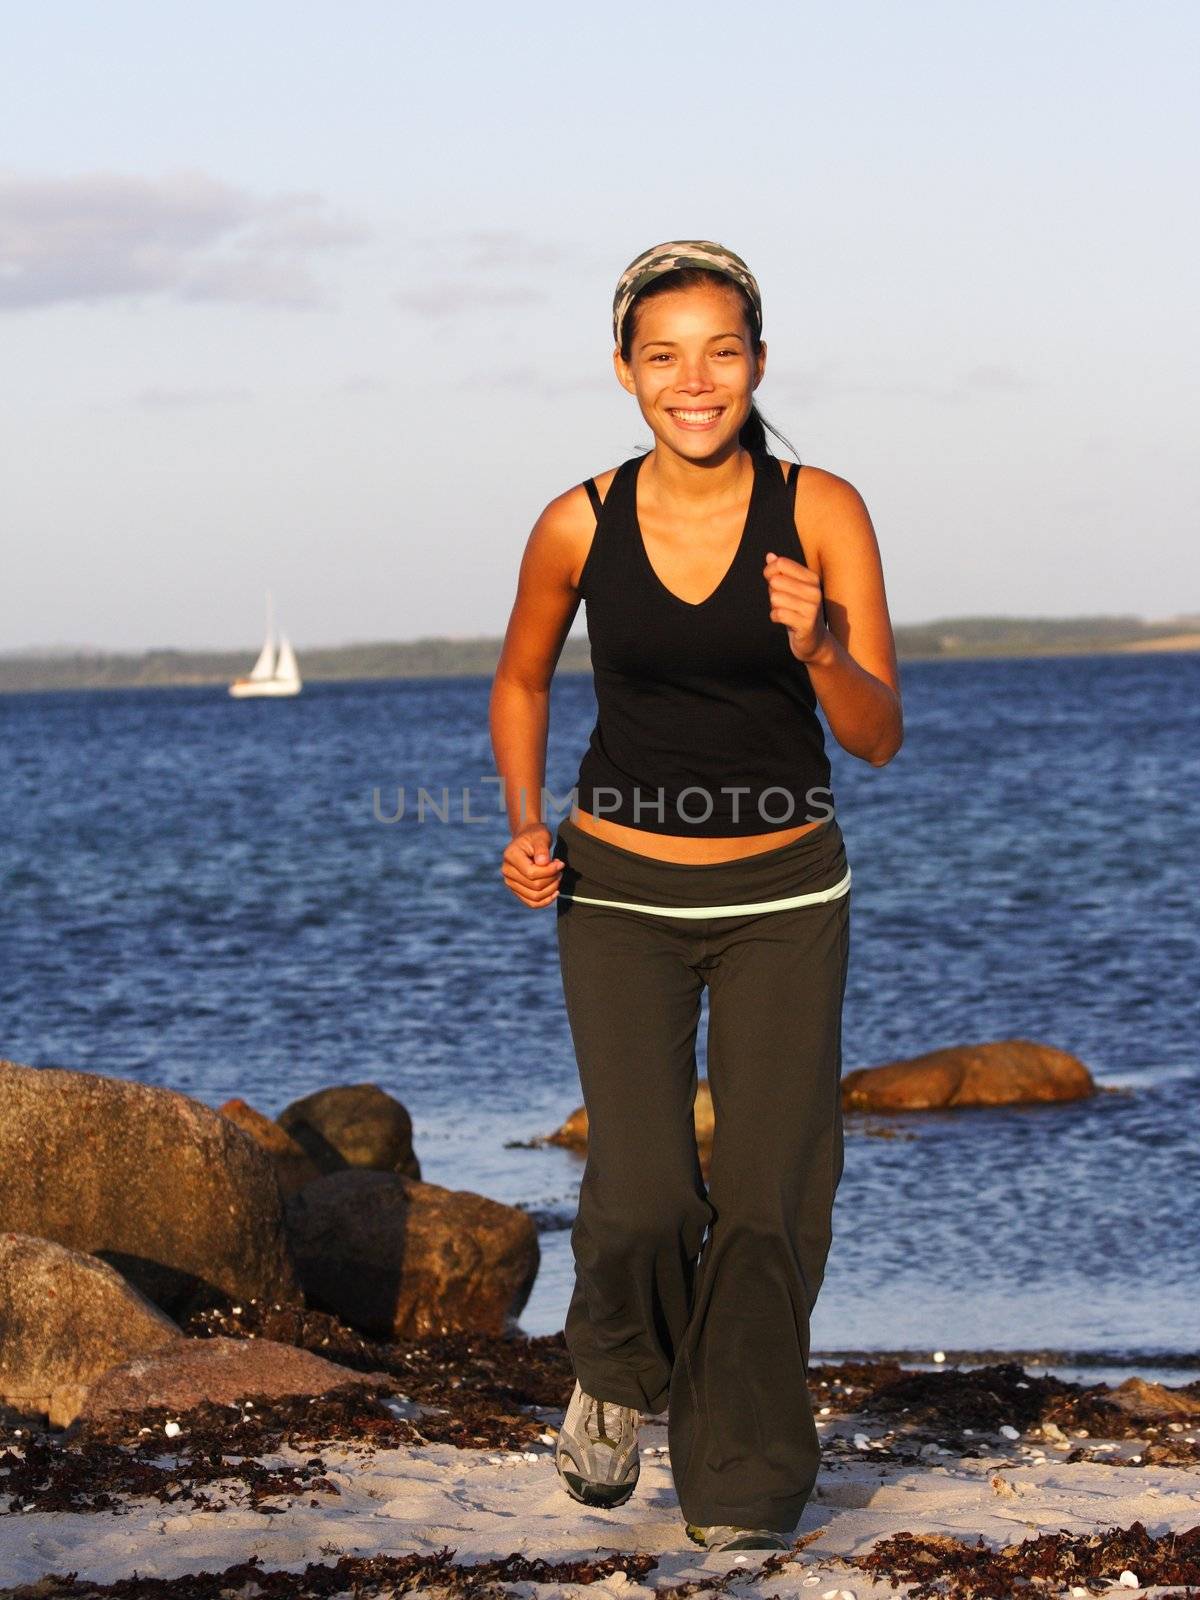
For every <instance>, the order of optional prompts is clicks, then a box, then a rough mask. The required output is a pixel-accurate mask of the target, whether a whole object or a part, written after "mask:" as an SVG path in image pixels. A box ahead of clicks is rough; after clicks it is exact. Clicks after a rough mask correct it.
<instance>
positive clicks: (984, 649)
mask: <svg viewBox="0 0 1200 1600" xmlns="http://www.w3.org/2000/svg"><path fill="white" fill-rule="evenodd" d="M895 633H896V649H897V653H898V655H899V658H900V660H901V661H902V662H905V661H985V660H1020V659H1024V658H1030V657H1037V656H1066V655H1106V654H1150V653H1154V654H1168V653H1192V652H1195V651H1197V650H1200V617H1197V616H1186V617H1172V618H1169V619H1167V620H1165V621H1160V622H1147V621H1146V620H1145V619H1143V618H1141V617H1069V618H1045V617H1034V618H1021V617H958V618H948V619H945V620H943V621H938V622H929V623H916V624H906V625H902V626H897V628H896V630H895ZM502 642H503V641H502V640H501V639H500V638H498V637H481V638H475V639H443V638H428V639H415V640H408V641H404V642H399V643H374V644H346V645H335V646H326V647H324V648H320V647H314V648H311V649H306V648H305V647H304V645H303V644H302V643H301V644H298V645H297V647H296V648H297V652H298V654H299V657H300V671H301V674H302V676H303V678H304V679H305V680H306V681H307V682H309V683H336V682H348V681H352V680H362V679H370V678H379V679H386V678H439V677H445V678H461V677H491V676H492V675H493V674H494V672H495V670H496V664H497V662H498V660H499V657H500V648H501V644H502ZM255 653H256V652H255V649H254V648H253V647H251V646H247V648H246V649H245V650H242V651H233V650H221V651H217V650H209V651H203V650H171V649H157V650H143V651H139V652H133V651H129V652H121V651H102V650H84V649H80V650H75V651H73V650H69V649H64V650H61V651H54V652H46V653H42V654H39V653H36V652H34V651H22V652H11V653H8V654H0V694H15V693H25V692H29V691H33V690H53V689H155V688H162V689H166V688H181V687H189V686H197V687H198V686H202V685H211V684H228V683H230V682H231V681H232V680H233V679H234V678H235V677H237V676H238V675H239V674H242V673H245V672H246V671H247V670H248V668H249V665H250V663H251V661H252V660H253V659H254V655H255ZM556 670H557V671H558V672H559V673H576V672H577V673H588V672H590V671H591V656H590V652H589V648H588V641H587V639H586V638H583V637H572V638H569V639H568V640H567V642H566V644H565V645H564V646H563V650H562V654H561V656H560V658H559V662H558V667H557V669H556Z"/></svg>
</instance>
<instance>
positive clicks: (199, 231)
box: [0, 171, 366, 311]
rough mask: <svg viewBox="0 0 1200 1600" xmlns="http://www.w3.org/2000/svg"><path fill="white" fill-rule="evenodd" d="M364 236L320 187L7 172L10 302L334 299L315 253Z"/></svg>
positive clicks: (5, 303)
mask: <svg viewBox="0 0 1200 1600" xmlns="http://www.w3.org/2000/svg"><path fill="white" fill-rule="evenodd" d="M364 237H366V235H365V232H364V230H363V229H362V228H360V227H359V226H358V225H356V224H354V223H352V222H350V221H348V220H346V219H344V218H340V217H337V216H334V215H332V214H330V211H329V208H328V205H327V202H326V201H325V200H324V199H322V197H321V196H320V195H317V194H313V193H299V194H283V195H273V196H257V195H253V194H250V193H249V192H247V191H246V190H243V189H238V188H235V187H234V186H233V185H231V184H227V183H223V182H221V181H220V180H218V179H215V178H210V177H208V176H207V175H206V174H205V173H202V172H193V171H185V172H177V173H173V174H170V175H168V176H166V177H163V178H160V179H151V178H141V177H129V176H124V175H122V174H119V173H110V172H93V173H84V174H81V175H79V176H77V177H70V178H27V177H20V176H18V175H16V174H14V173H12V172H7V173H0V310H9V311H17V310H31V309H34V308H37V307H43V306H52V305H61V304H69V303H84V304H95V303H98V302H102V301H106V300H114V299H128V298H131V297H139V296H143V295H168V296H171V297H174V298H175V299H179V300H190V301H204V300H219V301H229V302H236V303H240V304H253V305H271V306H289V307H297V308H299V307H304V308H307V307H311V306H318V305H323V304H326V303H327V297H326V295H325V293H324V291H323V290H322V288H321V285H320V283H319V281H318V280H317V278H316V277H315V276H314V274H313V272H312V269H311V265H310V260H311V258H312V257H313V256H314V255H317V254H320V253H322V252H327V251H330V250H332V249H336V248H341V247H343V246H345V245H348V244H354V243H357V242H359V241H360V240H361V239H363V238H364Z"/></svg>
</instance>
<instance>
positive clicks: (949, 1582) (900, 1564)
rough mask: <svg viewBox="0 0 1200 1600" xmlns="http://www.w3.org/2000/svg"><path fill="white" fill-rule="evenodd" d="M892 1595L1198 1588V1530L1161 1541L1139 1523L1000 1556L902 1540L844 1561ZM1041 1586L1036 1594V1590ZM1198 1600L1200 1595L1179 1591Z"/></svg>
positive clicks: (941, 1599) (951, 1599)
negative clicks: (886, 1584) (1126, 1577)
mask: <svg viewBox="0 0 1200 1600" xmlns="http://www.w3.org/2000/svg"><path fill="white" fill-rule="evenodd" d="M846 1561H847V1565H848V1566H852V1567H860V1568H861V1569H862V1570H863V1571H864V1572H869V1573H870V1574H871V1575H872V1576H873V1577H881V1578H888V1579H890V1581H891V1584H892V1587H893V1588H898V1587H899V1586H900V1584H902V1583H910V1584H913V1585H914V1587H913V1588H912V1589H910V1590H909V1600H1012V1596H1013V1595H1018V1594H1021V1593H1022V1592H1029V1593H1035V1594H1036V1593H1039V1592H1040V1593H1048V1594H1054V1593H1057V1592H1059V1591H1061V1590H1063V1589H1069V1588H1071V1587H1079V1588H1084V1589H1088V1590H1089V1591H1091V1592H1092V1593H1097V1594H1098V1593H1102V1592H1104V1591H1108V1590H1111V1589H1112V1587H1113V1586H1114V1585H1115V1584H1117V1583H1118V1582H1119V1580H1120V1577H1121V1574H1122V1572H1125V1571H1129V1572H1132V1573H1133V1574H1134V1576H1135V1577H1136V1578H1137V1580H1138V1583H1139V1584H1140V1586H1141V1587H1142V1588H1143V1589H1144V1588H1146V1587H1148V1586H1149V1585H1151V1584H1187V1585H1197V1584H1200V1527H1195V1528H1189V1529H1188V1530H1187V1531H1186V1532H1185V1533H1165V1534H1162V1535H1161V1536H1160V1537H1158V1538H1155V1537H1154V1535H1153V1534H1150V1533H1147V1531H1146V1529H1145V1528H1144V1527H1143V1525H1142V1524H1141V1523H1140V1522H1135V1523H1133V1524H1132V1526H1131V1527H1128V1528H1109V1529H1107V1530H1106V1531H1105V1532H1104V1533H1082V1534H1075V1533H1042V1534H1039V1535H1038V1536H1037V1538H1035V1539H1025V1540H1024V1541H1023V1542H1022V1543H1021V1544H1010V1545H1006V1546H1005V1547H1004V1548H1003V1549H1002V1550H995V1549H993V1548H992V1547H991V1546H989V1545H986V1544H985V1543H984V1541H983V1540H982V1539H980V1540H979V1542H978V1543H977V1544H974V1545H969V1544H964V1543H963V1542H962V1540H960V1539H952V1538H950V1537H948V1536H946V1535H942V1534H938V1535H933V1536H930V1535H921V1534H913V1533H897V1534H894V1535H893V1536H892V1537H891V1538H889V1539H880V1540H878V1541H877V1542H876V1544H875V1545H873V1546H872V1548H871V1550H870V1551H869V1552H868V1553H867V1554H866V1555H865V1556H852V1557H847V1558H846ZM1033 1584H1036V1585H1037V1588H1036V1589H1030V1587H1029V1586H1030V1585H1033ZM1184 1595H1186V1596H1189V1597H1192V1600H1195V1597H1197V1596H1200V1589H1197V1588H1194V1587H1189V1588H1187V1589H1186V1590H1181V1591H1180V1600H1182V1597H1183V1596H1184Z"/></svg>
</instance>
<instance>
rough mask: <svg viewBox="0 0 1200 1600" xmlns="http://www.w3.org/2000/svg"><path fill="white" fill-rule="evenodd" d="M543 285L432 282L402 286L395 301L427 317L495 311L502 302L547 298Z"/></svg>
mask: <svg viewBox="0 0 1200 1600" xmlns="http://www.w3.org/2000/svg"><path fill="white" fill-rule="evenodd" d="M548 298H549V296H548V295H547V293H546V291H545V290H544V289H538V288H535V287H534V285H533V284H529V283H514V284H502V283H445V282H443V283H429V284H426V285H425V286H424V287H422V288H417V289H401V290H399V291H397V294H396V296H395V299H396V304H397V305H399V306H403V307H404V308H405V309H406V310H408V311H419V312H421V313H422V315H424V316H427V317H455V316H460V315H462V314H463V313H464V312H470V311H493V310H496V309H497V308H498V307H501V306H528V305H536V304H538V302H539V301H542V300H546V299H548Z"/></svg>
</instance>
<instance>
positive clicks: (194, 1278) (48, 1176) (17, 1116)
mask: <svg viewBox="0 0 1200 1600" xmlns="http://www.w3.org/2000/svg"><path fill="white" fill-rule="evenodd" d="M0 1228H2V1229H6V1230H11V1231H13V1232H18V1233H28V1234H33V1235H35V1236H36V1237H39V1238H43V1239H52V1240H54V1241H55V1242H56V1243H58V1244H63V1245H66V1246H67V1247H68V1248H69V1249H72V1250H79V1251H83V1252H84V1253H85V1254H87V1255H93V1256H99V1257H100V1258H101V1259H102V1260H103V1261H107V1262H108V1263H109V1265H110V1266H113V1267H115V1268H116V1269H117V1271H118V1272H120V1273H121V1275H122V1276H123V1277H125V1278H128V1279H129V1281H130V1282H131V1283H133V1284H135V1285H136V1286H137V1287H138V1288H139V1289H140V1290H141V1291H142V1293H143V1294H144V1295H145V1296H146V1297H147V1298H148V1299H150V1300H152V1301H154V1303H155V1304H156V1305H157V1306H160V1307H161V1308H162V1309H163V1310H165V1311H168V1312H170V1313H171V1314H173V1315H175V1316H179V1317H182V1316H183V1315H184V1314H185V1313H187V1312H189V1311H192V1310H196V1309H198V1308H199V1307H202V1306H204V1305H206V1304H213V1303H218V1302H219V1301H220V1299H221V1297H222V1296H225V1295H229V1296H232V1297H235V1298H237V1299H253V1298H258V1299H261V1300H268V1301H278V1302H280V1303H281V1304H282V1303H284V1302H293V1303H294V1302H296V1301H298V1300H299V1298H300V1287H299V1283H298V1282H297V1279H296V1274H295V1269H294V1267H293V1265H292V1261H291V1258H290V1256H289V1254H288V1248H287V1238H286V1235H285V1233H284V1225H283V1198H282V1196H281V1194H280V1192H279V1184H278V1183H277V1181H276V1178H275V1173H274V1171H273V1170H272V1167H271V1163H270V1161H269V1159H268V1158H267V1157H266V1156H265V1155H264V1154H263V1152H262V1151H261V1150H260V1149H259V1148H258V1147H257V1145H256V1144H255V1143H254V1142H253V1140H251V1139H250V1138H249V1137H247V1135H246V1134H244V1133H242V1132H241V1130H240V1129H238V1128H236V1127H235V1126H234V1125H233V1123H232V1122H230V1121H228V1120H227V1119H226V1118H225V1117H222V1116H221V1115H220V1114H219V1113H218V1112H216V1111H213V1110H211V1109H210V1108H209V1107H208V1106H204V1105H201V1104H200V1103H199V1102H198V1101H195V1100H190V1099H188V1097H187V1096H186V1095H182V1094H177V1093H175V1091H174V1090H171V1089H156V1088H151V1087H149V1086H147V1085H146V1084H140V1083H127V1082H125V1081H124V1080H122V1079H120V1078H108V1077H101V1076H99V1075H98V1074H94V1073H89V1072H68V1071H65V1070H63V1069H61V1068H58V1067H40V1068H39V1067H25V1066H20V1065H18V1064H17V1063H15V1062H12V1061H0Z"/></svg>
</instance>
